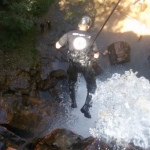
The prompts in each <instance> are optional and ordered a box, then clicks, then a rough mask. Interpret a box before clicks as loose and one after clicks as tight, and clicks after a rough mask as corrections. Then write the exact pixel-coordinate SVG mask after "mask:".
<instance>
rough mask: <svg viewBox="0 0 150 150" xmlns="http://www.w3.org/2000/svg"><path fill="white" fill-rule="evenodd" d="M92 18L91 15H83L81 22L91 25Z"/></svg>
mask: <svg viewBox="0 0 150 150" xmlns="http://www.w3.org/2000/svg"><path fill="white" fill-rule="evenodd" d="M91 23H92V21H91V18H90V17H89V16H83V17H82V18H81V20H80V22H79V24H84V25H88V26H91Z"/></svg>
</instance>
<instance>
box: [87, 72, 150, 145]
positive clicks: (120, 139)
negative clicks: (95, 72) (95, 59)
mask: <svg viewBox="0 0 150 150" xmlns="http://www.w3.org/2000/svg"><path fill="white" fill-rule="evenodd" d="M136 75H137V72H135V73H134V72H133V71H132V70H129V71H125V73H124V74H123V75H120V74H118V73H115V74H113V75H112V77H111V78H108V79H107V80H106V81H103V82H102V81H100V80H97V91H96V94H95V95H94V98H93V107H92V112H94V111H95V115H97V119H96V121H95V123H94V126H93V127H91V128H90V129H89V132H90V134H91V135H92V136H94V137H97V138H100V139H103V140H105V141H106V142H109V141H110V140H112V139H115V141H116V143H117V145H121V146H126V144H128V143H129V142H133V143H134V145H136V146H140V147H142V148H147V147H150V82H149V80H147V79H146V78H145V77H140V78H138V77H137V76H136Z"/></svg>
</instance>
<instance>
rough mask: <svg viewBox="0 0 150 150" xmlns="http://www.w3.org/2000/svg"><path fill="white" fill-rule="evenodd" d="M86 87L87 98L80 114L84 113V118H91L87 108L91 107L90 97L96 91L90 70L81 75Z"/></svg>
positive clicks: (92, 73) (94, 79)
mask: <svg viewBox="0 0 150 150" xmlns="http://www.w3.org/2000/svg"><path fill="white" fill-rule="evenodd" d="M83 75H84V78H85V81H86V85H87V96H86V101H85V104H84V105H83V107H82V108H81V112H82V113H84V116H85V117H86V118H91V114H90V112H89V108H90V107H92V95H93V94H94V93H95V90H96V78H95V75H94V72H93V71H92V69H90V68H89V69H88V70H87V71H85V72H84V73H83Z"/></svg>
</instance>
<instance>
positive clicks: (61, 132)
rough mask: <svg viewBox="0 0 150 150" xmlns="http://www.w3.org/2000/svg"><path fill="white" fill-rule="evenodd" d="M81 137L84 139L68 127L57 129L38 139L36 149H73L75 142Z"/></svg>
mask: <svg viewBox="0 0 150 150" xmlns="http://www.w3.org/2000/svg"><path fill="white" fill-rule="evenodd" d="M79 139H83V137H81V136H80V135H77V134H75V133H74V132H72V131H70V130H67V129H55V130H53V131H52V132H51V134H50V135H47V136H45V137H44V138H42V139H38V140H37V142H38V143H37V144H36V146H35V149H34V150H42V149H51V150H55V149H64V150H67V149H71V146H72V144H73V143H77V142H78V140H79Z"/></svg>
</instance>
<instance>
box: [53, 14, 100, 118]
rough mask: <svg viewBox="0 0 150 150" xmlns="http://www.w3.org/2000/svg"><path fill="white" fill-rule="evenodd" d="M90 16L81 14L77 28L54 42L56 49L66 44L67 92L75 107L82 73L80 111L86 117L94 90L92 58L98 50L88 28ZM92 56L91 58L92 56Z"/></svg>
mask: <svg viewBox="0 0 150 150" xmlns="http://www.w3.org/2000/svg"><path fill="white" fill-rule="evenodd" d="M91 23H92V21H91V18H90V17H89V16H83V17H82V18H81V20H80V22H79V24H78V30H72V31H69V32H67V33H66V34H64V35H63V36H62V37H61V38H60V39H59V41H57V42H56V45H55V46H56V49H60V48H61V47H63V46H64V45H66V44H68V45H69V49H68V59H69V68H68V71H67V72H68V76H69V79H68V83H69V93H70V98H71V100H72V104H71V107H72V108H77V103H76V88H75V86H76V82H77V77H78V73H82V75H83V76H84V79H85V81H86V87H87V96H86V101H85V104H84V105H83V107H82V108H81V112H82V113H83V114H84V116H85V117H86V118H91V114H90V111H89V108H90V107H92V96H93V94H94V93H95V90H96V87H97V86H96V73H95V71H94V68H93V63H92V62H93V61H92V59H93V58H94V59H97V58H99V55H100V53H99V51H98V49H97V45H96V43H95V42H94V43H93V44H92V42H93V40H92V36H91V34H90V33H89V32H88V29H89V28H90V26H91ZM92 57H93V58H92Z"/></svg>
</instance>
